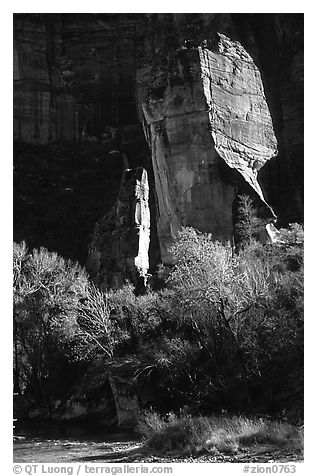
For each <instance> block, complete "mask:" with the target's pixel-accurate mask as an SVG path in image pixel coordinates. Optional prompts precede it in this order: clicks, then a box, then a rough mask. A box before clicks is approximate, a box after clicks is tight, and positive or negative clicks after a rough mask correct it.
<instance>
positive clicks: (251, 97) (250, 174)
mask: <svg viewBox="0 0 317 476" xmlns="http://www.w3.org/2000/svg"><path fill="white" fill-rule="evenodd" d="M199 58H200V64H201V70H202V80H203V87H204V94H205V97H206V101H207V107H208V115H209V122H210V126H211V134H212V137H213V140H214V145H215V149H216V151H217V152H218V154H219V155H220V157H222V158H223V159H224V160H225V162H226V163H227V164H228V165H229V167H231V168H234V169H236V170H238V171H239V172H240V173H241V175H242V176H243V177H244V179H245V180H246V181H247V182H248V183H249V184H250V185H251V186H252V187H253V188H254V190H255V191H256V193H257V194H258V195H259V196H260V198H261V199H262V200H263V201H264V197H263V193H262V190H261V187H260V185H259V183H258V181H257V174H258V170H260V168H261V167H262V166H263V165H264V164H265V163H266V162H267V161H268V160H269V159H271V158H272V157H274V156H276V155H277V140H276V137H275V134H274V131H273V124H272V119H271V115H270V112H269V108H268V105H267V103H266V99H265V95H264V89H263V84H262V79H261V75H260V71H259V70H258V68H257V67H256V65H255V64H254V61H253V59H252V58H251V56H250V55H249V54H248V53H247V52H246V51H245V49H244V48H243V47H242V46H241V45H240V43H238V42H234V41H231V40H230V39H229V38H227V37H226V36H225V35H219V43H218V46H217V50H216V51H215V52H214V51H210V50H208V49H207V48H199Z"/></svg>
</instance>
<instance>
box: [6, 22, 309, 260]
mask: <svg viewBox="0 0 317 476" xmlns="http://www.w3.org/2000/svg"><path fill="white" fill-rule="evenodd" d="M217 32H220V35H217ZM262 81H263V84H262ZM264 91H265V96H264ZM267 103H268V105H267ZM271 116H272V120H273V126H274V131H275V132H273V126H272V121H271ZM140 123H142V124H143V130H144V133H145V134H144V135H145V136H146V139H147V143H148V145H149V149H150V154H151V159H152V164H151V165H150V167H149V164H148V160H147V158H148V155H149V154H148V151H146V145H145V140H144V137H143V135H142V129H141V127H140ZM114 129H115V130H116V131H117V136H116V141H117V143H116V144H115V145H114V149H116V150H119V151H120V152H122V151H124V152H125V154H126V156H127V159H128V162H129V164H130V166H131V167H138V166H141V167H146V168H147V169H148V172H149V177H150V189H151V207H152V208H151V211H152V210H153V213H152V224H151V227H152V231H153V230H154V228H155V221H157V228H158V235H159V240H158V241H159V245H160V249H161V253H162V258H163V260H164V261H166V259H168V253H167V248H168V246H169V244H170V243H171V242H172V241H173V239H174V238H175V236H176V234H177V231H178V230H179V228H180V226H181V225H191V226H194V227H196V228H198V229H200V230H202V231H206V232H211V233H212V234H213V236H214V238H215V239H220V240H222V241H226V240H228V239H230V237H231V235H232V202H233V201H234V199H235V196H236V194H237V193H238V190H239V188H240V190H242V189H243V187H244V189H243V192H245V193H252V191H254V194H256V195H257V196H258V197H259V200H260V201H262V203H264V201H263V200H264V199H265V200H267V202H268V203H270V204H272V206H273V208H274V210H275V211H276V212H277V214H278V216H279V219H281V221H280V224H283V226H284V225H286V223H287V222H290V221H302V218H303V207H302V205H303V203H302V202H303V197H302V195H303V194H302V192H303V178H302V169H303V167H302V164H303V130H302V129H303V15H302V14H230V13H214V14H213V13H204V14H202V13H196V14H190V13H180V14H163V13H160V14H152V13H150V14H15V15H14V138H15V139H16V140H18V141H24V142H28V143H31V144H45V145H46V144H48V143H52V142H53V143H58V144H61V143H62V141H69V144H71V143H75V144H73V145H74V147H77V146H78V148H82V149H83V150H86V149H87V150H88V145H89V147H90V146H91V145H92V144H96V147H97V146H98V147H99V146H100V150H102V147H103V144H105V146H106V145H107V144H106V142H107V140H108V139H107V137H108V135H109V134H108V132H107V131H112V130H114ZM136 131H138V132H136ZM275 135H276V137H277V140H278V149H279V153H278V155H276V150H277V144H276V138H275ZM64 143H65V142H64ZM20 145H21V144H19V146H20ZM141 148H142V150H143V153H141V151H140V149H141ZM20 155H21V161H22V160H24V158H23V155H25V154H20ZM43 155H45V151H44V150H43ZM270 157H274V159H273V160H270V161H268V160H267V159H269V158H270ZM110 159H111V156H110V155H109V154H108V155H107V158H106V159H105V161H104V171H106V170H110V169H111V164H110ZM26 160H27V158H26ZM152 167H153V172H154V173H153V176H154V182H155V187H154V186H153V183H152V171H151V170H150V169H151V168H152ZM105 174H107V177H106V178H107V180H108V179H109V178H110V175H111V174H110V172H109V173H108V172H105ZM61 176H63V173H61ZM23 180H24V177H23ZM259 183H260V184H261V186H263V189H261V188H260V186H259ZM153 190H154V193H152V191H153ZM263 190H264V192H265V193H263ZM115 194H116V191H114V194H113V195H112V196H111V198H109V200H108V199H107V201H108V204H109V205H108V208H107V207H106V208H105V212H108V211H109V210H110V208H111V206H112V205H113V203H114V201H115V198H116V196H115ZM23 195H24V193H23ZM108 195H109V194H108ZM154 197H156V198H155V200H156V204H155V200H154ZM152 198H153V199H152ZM29 201H30V200H29V199H28V197H27V200H26V203H28V202H29ZM23 203H24V202H23ZM155 205H156V206H155ZM264 205H265V203H264ZM27 207H29V205H23V210H22V208H21V215H23V216H25V217H28V218H27V219H26V220H25V221H26V222H29V221H30V220H29V215H28V214H29V208H27ZM267 210H268V213H271V214H272V212H271V211H270V210H269V208H267ZM154 217H155V218H154ZM153 224H154V226H153ZM22 234H23V233H22ZM153 236H154V233H153V234H152V237H153ZM155 239H156V237H155ZM151 242H152V244H151V246H153V243H154V242H155V240H153V239H152V240H151ZM50 246H51V247H53V248H54V244H52V245H51V244H50ZM157 248H158V247H157ZM152 251H153V249H152ZM152 251H151V252H152Z"/></svg>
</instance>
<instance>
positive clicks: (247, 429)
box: [139, 412, 303, 454]
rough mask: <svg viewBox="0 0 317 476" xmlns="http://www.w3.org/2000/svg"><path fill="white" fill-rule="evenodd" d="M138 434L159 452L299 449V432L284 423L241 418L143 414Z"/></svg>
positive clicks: (195, 452)
mask: <svg viewBox="0 0 317 476" xmlns="http://www.w3.org/2000/svg"><path fill="white" fill-rule="evenodd" d="M139 431H140V432H141V433H142V434H143V435H144V436H145V437H146V444H147V446H148V447H149V448H150V449H152V450H156V451H159V452H180V453H183V454H199V453H202V452H208V453H212V454H235V453H237V452H238V451H240V450H243V449H245V448H250V447H255V446H272V447H274V448H276V449H282V448H287V449H289V450H292V451H295V452H299V453H300V452H301V451H302V449H303V435H302V431H301V430H300V429H298V428H297V427H295V426H293V425H291V424H289V423H286V422H277V421H269V420H264V419H259V418H254V419H251V418H246V417H243V416H218V415H212V416H208V417H207V416H198V417H192V416H181V417H177V416H176V415H174V414H169V415H167V416H160V415H159V414H158V413H156V412H145V413H144V414H143V416H142V419H141V421H140V424H139Z"/></svg>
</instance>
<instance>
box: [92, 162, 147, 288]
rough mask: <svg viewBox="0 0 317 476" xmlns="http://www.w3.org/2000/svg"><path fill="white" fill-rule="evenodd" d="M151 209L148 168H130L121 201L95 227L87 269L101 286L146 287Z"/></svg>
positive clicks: (123, 180)
mask: <svg viewBox="0 0 317 476" xmlns="http://www.w3.org/2000/svg"><path fill="white" fill-rule="evenodd" d="M149 244H150V209H149V186H148V177H147V172H146V170H145V169H143V168H141V167H139V168H136V169H133V170H131V169H127V170H126V171H125V172H124V174H123V178H122V182H121V186H120V191H119V195H118V199H117V202H116V204H115V206H114V208H113V210H112V211H111V212H110V213H109V214H108V215H107V216H105V217H103V218H102V219H101V220H100V221H99V222H98V223H97V224H96V227H95V230H94V235H93V239H92V242H91V244H90V249H89V256H88V262H87V268H88V270H89V272H90V274H91V276H92V278H93V280H94V282H95V284H96V285H97V286H98V287H100V288H101V289H108V288H120V287H121V286H122V285H123V284H124V282H125V281H130V282H133V283H135V284H136V286H137V288H138V290H139V291H141V290H142V289H144V287H145V286H146V281H147V273H148V269H149Z"/></svg>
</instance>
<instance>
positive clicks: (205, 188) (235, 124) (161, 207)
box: [138, 35, 277, 262]
mask: <svg viewBox="0 0 317 476" xmlns="http://www.w3.org/2000/svg"><path fill="white" fill-rule="evenodd" d="M138 78H139V84H140V88H139V91H140V92H141V93H143V94H144V91H146V90H147V89H146V84H148V91H149V92H150V94H149V96H148V97H145V98H144V97H143V117H144V120H143V124H144V131H145V136H146V138H147V141H148V144H149V147H150V149H151V154H152V163H153V169H154V176H155V188H156V192H157V196H158V217H157V226H158V235H159V242H160V246H161V254H162V258H163V261H165V262H168V261H169V256H168V252H167V250H168V247H169V245H170V244H171V242H172V241H173V240H174V239H175V237H176V235H177V232H178V231H179V229H180V227H181V226H182V225H184V226H192V227H194V228H198V229H200V230H201V231H204V232H209V233H212V234H213V236H214V237H215V238H216V239H220V240H221V241H230V240H231V237H232V207H233V202H234V199H235V197H236V194H237V189H238V186H239V183H240V182H241V181H243V179H244V180H245V181H246V182H247V183H248V184H249V185H250V186H251V187H252V188H253V190H254V191H255V192H256V194H257V195H258V197H259V198H260V199H261V200H262V202H263V203H264V204H265V205H266V206H267V208H269V206H268V205H267V203H266V202H265V199H264V196H263V193H262V190H261V187H260V185H259V183H258V181H257V174H258V170H260V168H261V167H262V166H263V165H264V164H265V163H266V161H268V160H269V159H270V158H272V157H273V156H275V155H276V154H277V141H276V138H275V134H274V130H273V125H272V121H271V117H270V113H269V110H268V106H267V103H266V100H265V95H264V90H263V85H262V81H261V75H260V72H259V70H258V69H257V67H256V65H255V64H254V62H253V60H252V58H251V57H250V55H248V53H247V52H246V51H245V50H244V48H243V47H242V46H241V45H240V44H239V43H238V42H233V41H231V40H230V39H229V38H227V37H225V36H224V35H219V41H218V44H217V45H216V47H214V49H213V50H210V49H208V48H207V47H201V46H199V47H198V48H195V47H193V48H190V49H182V50H180V51H179V52H177V53H176V55H175V58H174V60H173V65H172V67H171V66H170V69H169V72H168V75H165V76H161V78H160V90H159V91H158V90H157V89H158V88H156V89H154V90H153V86H152V85H151V83H150V81H151V76H150V77H149V75H148V70H147V69H144V70H140V71H139V76H138ZM164 80H165V82H164ZM159 93H161V94H159ZM228 167H230V168H231V169H234V170H236V171H238V172H239V174H240V176H234V175H230V172H229V171H228ZM268 215H269V216H271V217H274V213H273V211H272V210H270V209H269V213H268Z"/></svg>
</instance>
